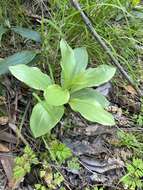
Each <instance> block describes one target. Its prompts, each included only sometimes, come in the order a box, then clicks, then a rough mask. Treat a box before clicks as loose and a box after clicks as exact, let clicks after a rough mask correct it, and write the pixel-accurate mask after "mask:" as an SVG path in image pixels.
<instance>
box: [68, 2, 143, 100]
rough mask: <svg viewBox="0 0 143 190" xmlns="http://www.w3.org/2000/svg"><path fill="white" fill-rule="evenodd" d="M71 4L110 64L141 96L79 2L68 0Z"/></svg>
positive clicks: (140, 94) (140, 93)
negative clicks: (106, 55)
mask: <svg viewBox="0 0 143 190" xmlns="http://www.w3.org/2000/svg"><path fill="white" fill-rule="evenodd" d="M70 2H71V4H72V5H73V6H74V7H75V8H76V9H77V10H78V11H79V12H80V14H81V17H82V19H83V21H84V23H85V24H86V26H87V28H88V29H89V31H90V32H91V34H92V36H93V37H94V39H95V40H96V41H97V42H98V43H99V44H100V45H101V47H102V48H103V49H104V50H105V51H106V53H107V54H108V56H109V57H110V59H111V60H112V64H114V65H115V66H116V67H117V68H118V70H119V71H120V73H121V74H122V75H123V76H124V78H125V79H126V80H127V81H128V82H129V83H130V84H131V85H132V86H133V87H134V89H135V90H136V91H137V93H138V95H139V97H141V96H143V94H142V92H141V91H140V89H139V88H138V86H137V85H136V84H135V83H134V81H133V80H132V79H131V78H130V76H129V75H128V74H127V72H126V71H125V70H124V68H123V67H122V66H121V65H120V63H119V61H118V60H117V59H116V58H115V57H114V55H113V53H112V51H111V50H110V48H109V47H108V46H107V45H106V42H105V41H104V40H103V39H102V38H101V36H100V35H99V34H98V33H97V32H96V30H95V29H94V27H93V25H92V23H91V21H90V19H89V18H88V16H87V15H86V14H85V13H84V11H83V10H82V8H81V6H80V4H79V3H78V1H77V0H70Z"/></svg>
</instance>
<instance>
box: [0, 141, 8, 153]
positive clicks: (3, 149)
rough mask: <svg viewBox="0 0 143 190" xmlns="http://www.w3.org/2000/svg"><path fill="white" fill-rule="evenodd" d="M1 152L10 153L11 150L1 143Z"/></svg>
mask: <svg viewBox="0 0 143 190" xmlns="http://www.w3.org/2000/svg"><path fill="white" fill-rule="evenodd" d="M0 152H9V149H8V148H7V147H6V146H5V145H3V144H1V143H0Z"/></svg>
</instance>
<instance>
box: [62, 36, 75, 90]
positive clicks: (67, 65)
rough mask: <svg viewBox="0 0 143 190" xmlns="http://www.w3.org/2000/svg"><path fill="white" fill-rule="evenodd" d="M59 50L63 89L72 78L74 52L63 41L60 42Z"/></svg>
mask: <svg viewBox="0 0 143 190" xmlns="http://www.w3.org/2000/svg"><path fill="white" fill-rule="evenodd" d="M60 49H61V54H62V60H61V67H62V75H63V80H64V87H65V88H66V87H68V85H69V84H70V82H71V80H72V78H73V74H74V69H75V66H76V61H75V56H74V51H73V50H72V48H71V47H70V46H69V45H68V44H67V43H66V41H65V40H63V39H62V40H61V42H60Z"/></svg>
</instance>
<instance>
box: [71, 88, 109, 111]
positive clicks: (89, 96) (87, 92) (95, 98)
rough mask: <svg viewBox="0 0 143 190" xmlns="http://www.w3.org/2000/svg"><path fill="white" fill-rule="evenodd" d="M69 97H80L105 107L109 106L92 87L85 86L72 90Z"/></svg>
mask: <svg viewBox="0 0 143 190" xmlns="http://www.w3.org/2000/svg"><path fill="white" fill-rule="evenodd" d="M71 99H80V100H85V99H86V100H89V101H91V102H92V103H93V104H94V102H95V104H96V102H98V103H99V104H100V105H101V106H102V107H103V108H107V107H108V106H109V101H108V100H107V99H106V98H105V97H104V96H103V95H102V94H100V93H99V92H97V91H96V90H94V89H92V88H85V89H82V90H79V91H77V92H74V93H73V94H72V95H71Z"/></svg>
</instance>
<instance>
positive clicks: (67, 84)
mask: <svg viewBox="0 0 143 190" xmlns="http://www.w3.org/2000/svg"><path fill="white" fill-rule="evenodd" d="M60 49H61V55H62V58H61V62H60V65H61V68H62V72H61V85H58V84H54V82H53V81H52V80H51V79H50V77H49V76H48V75H46V74H44V73H42V72H41V71H40V70H39V69H38V68H36V67H29V66H27V65H24V64H20V65H16V66H10V67H9V70H10V72H11V73H12V75H14V76H15V77H16V78H17V79H19V80H20V81H22V82H24V83H25V84H26V85H28V86H29V87H31V88H33V89H36V90H40V91H43V98H42V100H41V98H39V97H38V96H37V99H38V103H37V104H36V105H35V106H34V108H33V111H32V114H31V118H30V128H31V130H32V133H33V135H34V137H39V136H42V135H44V134H46V133H49V132H50V131H51V129H52V128H53V127H55V125H56V124H57V123H58V122H59V121H60V119H61V118H62V116H63V114H64V109H65V108H64V105H65V104H69V105H70V107H71V109H72V110H74V111H75V112H79V113H80V114H81V115H82V116H83V117H84V118H85V119H87V120H89V121H92V122H97V123H100V124H102V125H110V126H112V125H115V121H114V118H113V116H112V115H111V114H110V113H108V112H107V111H106V108H107V107H108V106H109V102H108V100H107V99H106V98H105V97H104V96H103V95H101V94H100V93H99V92H97V91H96V90H95V89H93V88H92V87H97V86H99V85H102V84H103V83H106V82H107V81H109V80H110V79H111V78H112V77H113V76H114V74H115V71H116V69H115V68H114V67H112V66H108V65H101V66H98V67H97V68H87V65H88V54H87V51H86V49H85V48H83V47H81V48H75V49H72V48H71V47H70V46H69V45H68V44H67V42H66V41H65V40H63V39H62V40H61V42H60Z"/></svg>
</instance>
